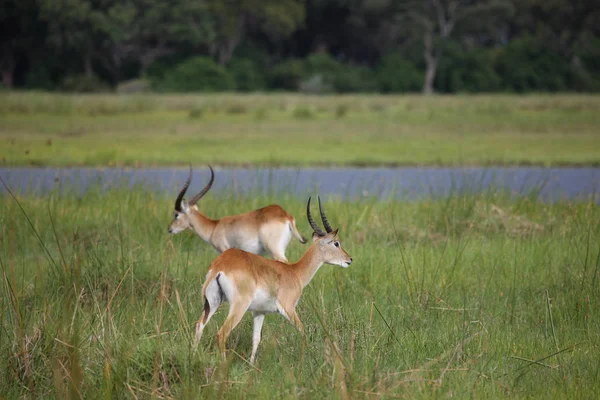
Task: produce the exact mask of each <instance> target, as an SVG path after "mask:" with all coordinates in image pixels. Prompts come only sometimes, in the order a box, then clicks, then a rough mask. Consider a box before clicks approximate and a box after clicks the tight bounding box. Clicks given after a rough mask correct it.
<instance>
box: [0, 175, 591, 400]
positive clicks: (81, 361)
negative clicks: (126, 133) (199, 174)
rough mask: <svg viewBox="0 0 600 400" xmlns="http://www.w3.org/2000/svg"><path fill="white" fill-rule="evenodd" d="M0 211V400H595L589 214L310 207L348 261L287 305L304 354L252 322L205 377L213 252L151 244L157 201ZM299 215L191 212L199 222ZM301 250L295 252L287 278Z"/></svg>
mask: <svg viewBox="0 0 600 400" xmlns="http://www.w3.org/2000/svg"><path fill="white" fill-rule="evenodd" d="M64 189H65V190H66V191H65V192H63V193H62V194H59V193H58V192H55V193H50V194H48V195H39V196H36V195H22V196H19V197H18V201H19V202H18V203H17V200H15V199H13V198H12V197H11V196H10V195H9V194H8V193H7V192H6V191H2V192H1V195H0V207H1V209H2V210H3V212H2V213H0V276H1V280H2V282H1V285H0V294H1V295H0V310H1V311H0V324H1V326H0V329H1V330H2V335H0V371H1V372H0V374H1V375H0V392H1V393H2V394H3V395H4V396H6V397H7V398H17V397H23V396H25V397H41V398H89V397H93V398H96V397H105V398H129V397H134V398H149V397H154V398H198V397H199V396H200V397H202V398H213V397H218V398H222V397H226V398H241V397H242V398H245V397H277V398H297V397H301V398H333V397H335V398H363V397H364V398H378V397H380V396H384V397H388V398H392V397H393V398H395V397H400V398H431V397H438V396H442V397H450V396H452V397H458V398H465V397H476V398H532V397H537V398H545V399H547V398H556V399H558V398H597V397H598V396H600V386H599V385H598V376H599V374H600V365H599V364H598V357H597V355H598V353H599V351H600V349H599V346H600V314H599V312H598V310H600V303H599V299H600V290H599V287H600V286H599V285H598V278H599V275H600V247H599V244H600V214H599V209H598V207H597V206H596V205H595V204H593V203H587V202H578V203H567V202H558V203H554V204H544V203H540V202H538V201H537V200H536V195H535V193H532V195H531V196H525V197H521V198H517V199H515V198H512V197H510V196H509V195H508V194H504V193H498V192H496V193H495V192H487V193H484V194H478V195H477V194H469V195H460V196H459V195H451V196H449V197H448V198H446V199H439V200H435V201H420V202H417V203H410V202H403V201H397V200H383V201H380V200H377V199H368V198H365V199H359V200H354V201H339V200H335V199H329V200H328V201H327V202H326V203H325V207H326V209H327V212H328V217H329V219H330V221H331V222H333V224H334V225H335V226H339V227H340V235H341V238H342V244H343V245H344V247H345V248H346V249H347V250H348V252H349V253H350V254H351V255H352V256H353V258H354V260H355V261H354V263H353V264H352V266H351V267H350V268H348V269H341V268H339V267H333V266H324V267H323V268H322V269H321V271H319V273H318V274H317V275H316V277H315V279H314V280H313V281H312V282H311V284H310V285H309V286H308V287H307V288H306V290H305V293H304V295H303V297H302V298H301V300H300V303H299V305H298V312H299V315H300V317H301V318H302V320H303V322H304V325H305V328H306V335H307V341H306V342H305V344H304V343H303V340H302V338H301V336H300V334H299V333H298V332H297V331H296V330H295V329H294V328H293V327H292V326H291V325H290V324H289V323H287V322H285V321H284V319H283V318H281V317H279V316H276V315H271V316H268V317H267V319H266V323H265V326H264V329H263V341H262V343H261V347H260V348H259V353H258V360H257V364H256V365H255V366H250V365H249V364H248V363H247V362H246V360H247V358H248V355H249V353H250V349H251V318H249V317H246V318H245V319H244V320H243V321H242V323H241V324H240V326H239V327H238V328H237V329H236V330H235V331H234V333H233V335H232V337H231V339H230V340H229V348H230V349H231V350H230V351H229V353H228V359H227V360H226V361H224V362H222V361H221V359H220V358H219V355H218V351H217V348H216V343H215V333H216V330H217V328H218V327H219V326H220V324H221V323H222V321H223V319H224V314H225V311H224V310H226V307H224V308H223V310H221V311H220V312H219V313H218V314H217V315H216V316H215V318H214V319H213V320H212V321H211V323H210V324H209V325H208V327H207V330H206V333H205V336H204V338H203V341H202V343H201V346H200V351H199V352H198V354H197V355H192V353H191V352H190V339H191V334H192V330H193V324H194V322H195V320H196V319H197V318H198V317H199V315H200V312H201V308H202V303H201V301H200V290H201V281H202V279H203V277H204V275H205V273H206V268H207V266H208V265H209V263H210V261H211V260H212V259H213V258H214V256H215V254H216V253H215V252H214V250H213V249H211V248H209V247H208V246H207V245H206V244H205V243H203V242H202V241H201V240H200V239H198V238H197V237H194V236H193V235H191V234H188V233H184V234H180V235H177V236H174V237H173V236H168V234H167V232H166V228H167V224H168V223H169V222H170V221H169V218H170V215H171V213H170V210H171V208H172V201H173V199H172V198H170V197H169V198H167V197H165V196H163V195H156V194H155V193H153V192H150V191H148V190H146V189H143V188H141V187H138V188H134V189H133V190H132V189H126V188H123V189H122V190H112V191H109V192H104V191H101V190H100V189H98V190H96V191H95V190H92V191H90V192H88V193H86V194H85V195H84V196H83V197H80V196H79V195H75V194H70V193H69V191H68V188H64ZM304 201H305V200H304V199H296V198H293V197H291V196H289V195H285V194H283V195H281V196H278V197H277V198H271V197H268V196H267V197H265V196H262V195H260V194H253V195H251V196H248V197H244V196H242V197H240V196H239V195H238V196H233V192H227V191H226V192H224V193H223V194H222V197H221V198H216V197H215V196H211V195H209V196H207V197H206V198H204V199H202V202H201V204H200V207H201V209H202V210H204V211H205V212H207V213H208V214H209V215H212V216H221V215H225V214H232V213H237V212H243V211H247V210H248V209H253V208H256V207H259V206H261V205H264V204H268V203H270V202H277V203H279V204H282V205H284V207H285V208H286V209H287V210H288V211H290V212H291V213H292V214H293V215H295V216H296V218H297V220H298V224H299V229H300V231H301V232H303V233H304V234H308V232H309V228H308V224H307V222H306V220H305V216H304V207H305V203H304ZM304 249H305V246H303V245H301V244H299V243H298V242H296V241H294V242H292V243H291V245H290V247H289V248H288V257H289V258H290V259H296V258H298V257H299V256H300V255H301V254H302V252H303V251H304Z"/></svg>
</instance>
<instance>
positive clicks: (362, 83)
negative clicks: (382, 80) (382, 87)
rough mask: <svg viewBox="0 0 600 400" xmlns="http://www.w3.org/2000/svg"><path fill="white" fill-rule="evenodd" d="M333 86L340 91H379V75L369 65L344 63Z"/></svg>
mask: <svg viewBox="0 0 600 400" xmlns="http://www.w3.org/2000/svg"><path fill="white" fill-rule="evenodd" d="M333 86H334V88H335V91H336V92H338V93H355V92H377V91H379V88H378V84H377V77H376V76H375V73H374V72H373V70H372V69H370V68H368V67H362V66H355V65H344V66H343V69H342V71H341V72H340V73H339V74H338V75H336V76H335V78H334V80H333Z"/></svg>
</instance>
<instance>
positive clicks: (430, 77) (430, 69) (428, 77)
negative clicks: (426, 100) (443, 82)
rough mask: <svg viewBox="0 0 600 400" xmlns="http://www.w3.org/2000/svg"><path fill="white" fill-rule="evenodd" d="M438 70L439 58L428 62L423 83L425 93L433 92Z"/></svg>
mask: <svg viewBox="0 0 600 400" xmlns="http://www.w3.org/2000/svg"><path fill="white" fill-rule="evenodd" d="M436 72H437V60H436V61H435V62H427V69H426V70H425V82H424V83H423V94H433V92H434V89H433V82H434V81H435V74H436Z"/></svg>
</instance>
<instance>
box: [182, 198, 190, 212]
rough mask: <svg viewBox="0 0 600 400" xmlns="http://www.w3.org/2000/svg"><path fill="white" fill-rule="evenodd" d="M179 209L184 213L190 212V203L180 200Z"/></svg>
mask: <svg viewBox="0 0 600 400" xmlns="http://www.w3.org/2000/svg"><path fill="white" fill-rule="evenodd" d="M181 209H182V210H183V212H184V213H186V214H187V213H189V212H190V205H189V204H188V202H187V201H186V200H185V199H183V200H181Z"/></svg>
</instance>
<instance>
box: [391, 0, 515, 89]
mask: <svg viewBox="0 0 600 400" xmlns="http://www.w3.org/2000/svg"><path fill="white" fill-rule="evenodd" d="M396 4H397V6H396V7H397V9H396V16H397V23H398V24H399V25H400V26H401V27H402V29H401V30H400V35H401V36H411V37H413V38H416V39H418V40H420V41H422V43H423V59H424V61H425V79H424V83H423V93H424V94H430V93H433V91H434V82H435V77H436V73H437V69H438V65H439V63H440V59H441V58H442V56H443V54H444V48H445V46H446V45H447V43H448V42H449V40H450V39H451V37H452V35H453V34H456V32H460V33H461V34H463V35H465V34H468V33H477V32H481V31H486V30H489V29H490V27H494V26H497V25H499V24H500V23H502V22H504V21H505V20H506V18H507V17H508V16H509V15H511V13H512V10H513V8H512V4H511V3H510V1H509V0H401V1H398V2H397V3H396Z"/></svg>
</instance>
